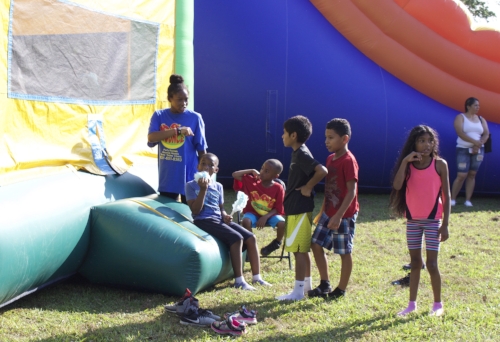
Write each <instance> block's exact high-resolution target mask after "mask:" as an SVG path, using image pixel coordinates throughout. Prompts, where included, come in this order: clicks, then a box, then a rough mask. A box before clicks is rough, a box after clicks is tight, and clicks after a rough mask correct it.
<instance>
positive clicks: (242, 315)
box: [224, 305, 257, 324]
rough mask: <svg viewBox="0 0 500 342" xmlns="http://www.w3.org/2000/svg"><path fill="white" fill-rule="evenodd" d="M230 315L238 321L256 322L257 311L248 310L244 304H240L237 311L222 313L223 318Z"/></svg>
mask: <svg viewBox="0 0 500 342" xmlns="http://www.w3.org/2000/svg"><path fill="white" fill-rule="evenodd" d="M231 316H232V317H234V319H236V320H237V321H238V322H240V323H245V324H257V311H255V310H250V311H248V310H247V308H246V307H245V305H242V306H241V307H240V308H239V309H238V311H235V312H230V313H226V314H224V318H225V319H228V318H229V317H231Z"/></svg>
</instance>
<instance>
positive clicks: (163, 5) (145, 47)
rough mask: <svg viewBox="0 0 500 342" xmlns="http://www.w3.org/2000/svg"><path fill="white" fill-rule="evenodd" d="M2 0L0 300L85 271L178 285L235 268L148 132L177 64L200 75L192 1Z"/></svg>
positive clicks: (199, 284)
mask: <svg viewBox="0 0 500 342" xmlns="http://www.w3.org/2000/svg"><path fill="white" fill-rule="evenodd" d="M1 5H2V7H1V12H2V18H3V19H4V20H2V29H3V32H2V37H3V39H2V42H3V44H2V48H3V53H2V57H1V58H2V67H1V70H2V72H1V76H0V77H1V78H2V82H1V84H2V91H1V102H2V106H1V109H0V110H1V111H0V123H1V124H0V131H1V135H2V141H1V143H0V236H1V238H0V306H3V305H7V304H8V303H10V302H12V301H14V300H16V299H17V298H19V297H21V296H23V295H26V294H29V293H31V292H33V291H35V290H37V289H39V288H41V287H44V286H47V285H49V284H51V283H53V282H55V281H58V280H61V279H64V278H66V277H69V276H71V275H73V274H75V273H76V272H80V273H81V274H82V275H83V276H85V277H86V278H88V279H89V280H90V281H93V282H96V283H102V284H110V285H116V286H125V287H130V288H136V289H145V290H150V291H156V292H161V293H168V294H175V295H182V294H183V293H184V290H185V288H186V287H189V288H190V289H191V290H192V291H193V292H198V291H200V290H202V289H204V288H206V287H208V286H211V285H213V284H214V283H216V282H218V281H221V280H223V279H225V278H227V277H229V276H230V275H231V272H232V270H231V267H230V262H229V260H228V252H227V249H226V248H225V247H224V246H221V245H220V244H219V243H218V242H217V241H215V240H214V239H213V238H212V237H210V236H207V235H206V234H205V233H204V232H203V231H201V230H199V229H198V228H197V227H196V226H194V225H193V224H192V218H191V214H190V210H189V208H188V207H187V206H185V205H183V204H181V203H177V202H172V201H171V200H169V199H166V198H162V197H159V196H158V195H156V188H157V178H158V175H157V161H156V158H157V157H156V151H155V150H153V149H150V148H148V147H147V144H146V143H147V131H148V126H149V119H150V117H151V115H152V113H153V112H154V111H155V110H156V109H158V108H163V107H167V104H168V101H167V99H166V96H167V87H168V85H169V76H170V75H171V74H172V73H174V72H175V73H179V74H182V75H183V76H184V78H185V80H186V83H187V85H188V86H191V87H192V85H193V43H192V42H193V12H194V11H193V2H192V1H185V0H183V1H178V2H177V3H176V2H175V1H173V0H163V1H146V0H144V1H91V0H77V1H72V2H69V1H57V0H12V1H7V0H2V2H1ZM193 93H194V92H192V94H191V97H192V96H193Z"/></svg>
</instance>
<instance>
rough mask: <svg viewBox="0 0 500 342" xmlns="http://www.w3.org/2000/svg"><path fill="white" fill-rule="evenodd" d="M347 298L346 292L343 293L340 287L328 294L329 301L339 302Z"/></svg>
mask: <svg viewBox="0 0 500 342" xmlns="http://www.w3.org/2000/svg"><path fill="white" fill-rule="evenodd" d="M344 297H345V291H342V290H341V289H339V288H338V287H337V288H335V290H333V291H332V292H330V293H329V294H328V299H333V300H338V299H340V298H344Z"/></svg>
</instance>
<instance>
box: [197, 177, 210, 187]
mask: <svg viewBox="0 0 500 342" xmlns="http://www.w3.org/2000/svg"><path fill="white" fill-rule="evenodd" d="M208 183H210V179H209V178H200V179H198V185H199V186H200V190H207V188H208Z"/></svg>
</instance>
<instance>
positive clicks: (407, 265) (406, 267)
mask: <svg viewBox="0 0 500 342" xmlns="http://www.w3.org/2000/svg"><path fill="white" fill-rule="evenodd" d="M422 269H423V270H425V264H422ZM403 270H405V271H409V270H411V264H406V265H403Z"/></svg>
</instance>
